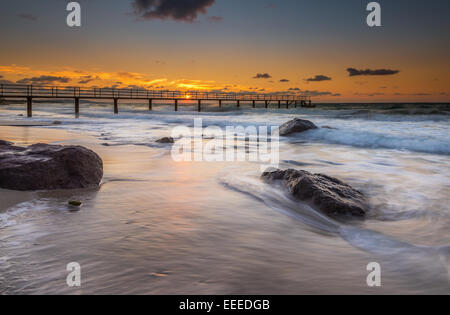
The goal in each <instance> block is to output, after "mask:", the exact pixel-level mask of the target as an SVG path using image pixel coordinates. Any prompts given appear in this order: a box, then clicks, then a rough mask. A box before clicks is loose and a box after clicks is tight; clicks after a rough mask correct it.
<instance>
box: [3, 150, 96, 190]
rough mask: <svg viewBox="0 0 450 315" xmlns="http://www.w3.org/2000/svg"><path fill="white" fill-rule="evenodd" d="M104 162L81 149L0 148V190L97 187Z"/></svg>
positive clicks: (89, 151)
mask: <svg viewBox="0 0 450 315" xmlns="http://www.w3.org/2000/svg"><path fill="white" fill-rule="evenodd" d="M102 177H103V162H102V160H101V158H100V157H99V156H98V155H97V154H96V153H95V152H93V151H91V150H88V149H86V148H84V147H80V146H60V145H48V144H35V145H32V146H30V147H27V148H24V147H17V146H13V145H8V146H0V188H5V189H11V190H20V191H29V190H54V189H77V188H91V187H98V185H99V184H100V181H101V180H102Z"/></svg>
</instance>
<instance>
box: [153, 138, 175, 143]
mask: <svg viewBox="0 0 450 315" xmlns="http://www.w3.org/2000/svg"><path fill="white" fill-rule="evenodd" d="M156 143H175V140H174V139H173V138H171V137H165V138H162V139H159V140H157V141H156Z"/></svg>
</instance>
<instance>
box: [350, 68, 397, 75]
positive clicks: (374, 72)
mask: <svg viewBox="0 0 450 315" xmlns="http://www.w3.org/2000/svg"><path fill="white" fill-rule="evenodd" d="M347 71H348V73H349V75H350V76H351V77H354V76H358V75H394V74H397V73H399V72H400V71H399V70H390V69H377V70H371V69H366V70H357V69H355V68H348V69H347Z"/></svg>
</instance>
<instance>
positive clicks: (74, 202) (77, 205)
mask: <svg viewBox="0 0 450 315" xmlns="http://www.w3.org/2000/svg"><path fill="white" fill-rule="evenodd" d="M82 205H83V203H82V202H81V201H76V200H71V201H69V206H72V207H81V206H82Z"/></svg>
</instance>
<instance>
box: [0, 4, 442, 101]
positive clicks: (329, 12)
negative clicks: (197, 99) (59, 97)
mask: <svg viewBox="0 0 450 315" xmlns="http://www.w3.org/2000/svg"><path fill="white" fill-rule="evenodd" d="M69 2H70V1H65V0H40V1H35V0H14V1H13V0H9V1H6V0H4V1H1V2H0V41H1V43H2V44H1V46H0V83H22V84H35V85H38V84H45V85H68V86H96V87H120V88H126V87H142V88H148V89H164V90H211V91H219V90H220V91H225V92H227V91H230V92H231V91H232V92H240V91H242V92H244V91H245V92H259V93H303V94H307V95H310V96H312V98H313V100H314V101H317V102H393V101H398V102H450V85H449V82H450V58H449V56H450V41H449V38H450V19H449V18H448V16H449V15H450V1H448V0H432V1H425V0H384V1H378V2H379V3H380V5H381V19H382V26H381V27H373V28H371V27H369V26H368V25H367V23H366V18H367V15H368V14H369V13H370V12H368V11H367V10H366V7H367V4H368V3H369V2H370V1H368V0H345V1H338V0H245V1H242V0H84V1H78V2H79V3H80V5H81V14H82V17H81V23H82V26H81V27H73V28H71V27H69V26H67V24H66V17H67V15H68V14H69V12H68V11H66V6H67V4H68V3H69Z"/></svg>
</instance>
